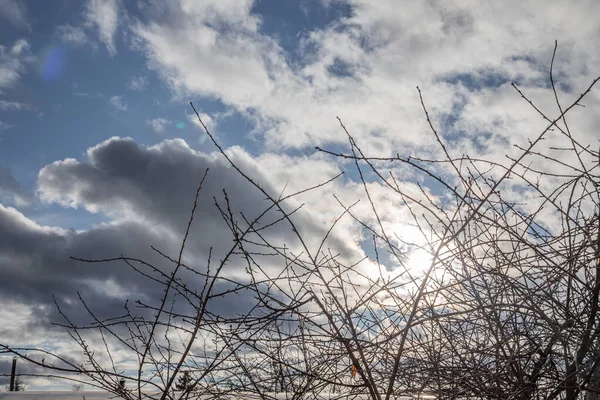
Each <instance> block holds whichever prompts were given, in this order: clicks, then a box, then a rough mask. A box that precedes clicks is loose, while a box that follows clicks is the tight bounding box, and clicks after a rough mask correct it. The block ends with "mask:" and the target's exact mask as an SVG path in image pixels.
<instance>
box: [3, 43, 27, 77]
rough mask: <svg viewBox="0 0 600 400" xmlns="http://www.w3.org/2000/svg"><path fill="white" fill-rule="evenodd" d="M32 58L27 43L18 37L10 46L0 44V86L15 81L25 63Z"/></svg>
mask: <svg viewBox="0 0 600 400" xmlns="http://www.w3.org/2000/svg"><path fill="white" fill-rule="evenodd" d="M32 59H33V57H32V55H31V51H30V47H29V43H28V42H27V41H26V40H25V39H19V40H17V41H15V43H14V44H13V45H12V46H11V47H6V46H2V45H0V88H5V87H9V86H11V85H13V84H14V83H16V82H17V81H18V80H19V79H20V78H21V74H22V73H23V72H24V70H25V65H26V64H27V63H29V62H31V61H32Z"/></svg>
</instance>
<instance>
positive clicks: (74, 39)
mask: <svg viewBox="0 0 600 400" xmlns="http://www.w3.org/2000/svg"><path fill="white" fill-rule="evenodd" d="M56 35H57V36H58V37H59V39H60V40H61V41H63V42H65V43H69V44H71V45H73V46H83V45H86V44H89V43H90V39H89V38H88V37H87V35H86V33H85V31H84V30H83V29H82V28H80V27H76V26H71V25H69V24H66V25H60V26H58V27H56Z"/></svg>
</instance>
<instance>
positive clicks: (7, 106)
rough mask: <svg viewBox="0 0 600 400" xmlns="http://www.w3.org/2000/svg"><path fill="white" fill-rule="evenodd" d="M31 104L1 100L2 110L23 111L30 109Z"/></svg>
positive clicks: (0, 109)
mask: <svg viewBox="0 0 600 400" xmlns="http://www.w3.org/2000/svg"><path fill="white" fill-rule="evenodd" d="M30 108H31V106H30V105H29V104H25V103H20V102H18V101H7V100H0V111H23V110H28V109H30Z"/></svg>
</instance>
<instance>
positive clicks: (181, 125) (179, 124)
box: [175, 121, 185, 129]
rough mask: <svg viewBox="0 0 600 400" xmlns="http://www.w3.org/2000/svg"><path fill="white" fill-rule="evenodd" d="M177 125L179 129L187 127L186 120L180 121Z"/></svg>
mask: <svg viewBox="0 0 600 400" xmlns="http://www.w3.org/2000/svg"><path fill="white" fill-rule="evenodd" d="M175 126H176V127H177V129H184V128H185V122H183V121H179V122H178V123H177V124H176V125H175Z"/></svg>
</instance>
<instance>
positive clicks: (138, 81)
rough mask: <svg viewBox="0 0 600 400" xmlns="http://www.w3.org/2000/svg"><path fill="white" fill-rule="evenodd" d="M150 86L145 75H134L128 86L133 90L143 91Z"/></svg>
mask: <svg viewBox="0 0 600 400" xmlns="http://www.w3.org/2000/svg"><path fill="white" fill-rule="evenodd" d="M146 86H148V79H147V78H146V77H145V76H134V77H133V78H131V81H130V82H129V84H128V85H127V87H128V88H129V89H131V90H138V91H142V90H144V89H146Z"/></svg>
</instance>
